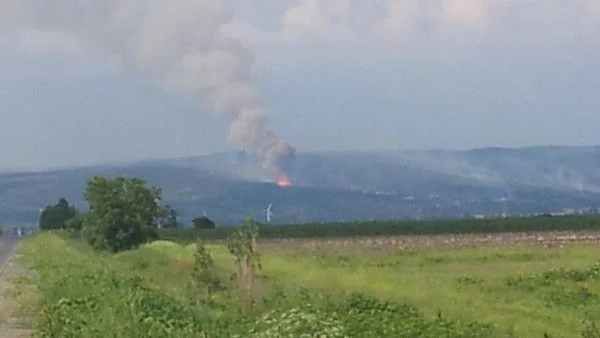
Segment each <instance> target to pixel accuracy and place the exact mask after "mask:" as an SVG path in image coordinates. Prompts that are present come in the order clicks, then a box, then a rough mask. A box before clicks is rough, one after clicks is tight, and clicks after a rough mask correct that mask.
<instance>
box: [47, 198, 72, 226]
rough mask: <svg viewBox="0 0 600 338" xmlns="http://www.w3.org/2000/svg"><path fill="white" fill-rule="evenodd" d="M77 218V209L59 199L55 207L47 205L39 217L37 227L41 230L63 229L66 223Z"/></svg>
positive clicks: (64, 199)
mask: <svg viewBox="0 0 600 338" xmlns="http://www.w3.org/2000/svg"><path fill="white" fill-rule="evenodd" d="M75 216H77V209H75V208H74V207H73V206H71V205H69V202H68V201H67V199H66V198H61V199H59V200H58V202H57V203H56V204H55V205H48V206H47V207H46V208H45V209H44V210H43V211H42V214H41V215H40V219H39V226H40V229H42V230H51V229H63V228H65V226H66V224H67V222H68V221H69V220H71V219H73V218H74V217H75Z"/></svg>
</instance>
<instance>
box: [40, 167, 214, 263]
mask: <svg viewBox="0 0 600 338" xmlns="http://www.w3.org/2000/svg"><path fill="white" fill-rule="evenodd" d="M84 198H85V200H86V202H87V204H88V208H89V209H88V210H87V211H80V210H77V209H76V208H75V207H74V206H72V205H70V204H69V202H68V201H67V199H66V198H60V199H59V200H58V202H57V203H56V204H54V205H48V206H46V208H45V209H44V210H43V211H42V213H41V215H40V218H39V227H40V229H41V230H54V229H64V230H67V231H69V232H71V233H73V234H77V235H80V236H81V237H82V238H84V239H86V240H87V241H88V243H89V244H90V245H91V246H92V247H94V248H95V249H99V250H107V251H111V252H117V251H123V250H130V249H134V248H136V247H138V246H139V245H140V244H143V243H147V242H149V241H153V240H155V239H157V238H158V229H160V228H181V227H183V223H181V222H180V219H179V214H178V212H177V211H176V210H174V209H173V208H172V207H171V206H169V205H163V204H162V203H161V202H162V191H161V189H159V188H156V187H153V186H148V184H147V182H146V181H145V180H143V179H140V178H126V177H122V176H117V177H116V178H113V179H108V178H104V177H100V176H95V177H93V178H92V179H90V180H89V181H88V182H87V185H86V188H85V193H84ZM191 221H192V224H193V227H194V228H196V229H213V228H215V227H216V224H215V222H214V221H213V220H211V219H210V218H208V217H207V216H205V215H202V216H198V217H195V218H194V219H192V220H191Z"/></svg>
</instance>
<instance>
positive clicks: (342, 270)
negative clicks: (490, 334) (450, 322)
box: [264, 246, 600, 337]
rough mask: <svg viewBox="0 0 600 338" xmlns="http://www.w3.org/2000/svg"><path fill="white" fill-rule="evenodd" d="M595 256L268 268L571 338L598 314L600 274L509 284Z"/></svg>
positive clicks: (360, 255) (494, 254)
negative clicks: (585, 295) (514, 279)
mask: <svg viewBox="0 0 600 338" xmlns="http://www.w3.org/2000/svg"><path fill="white" fill-rule="evenodd" d="M598 257H600V248H597V247H591V246H587V247H571V248H565V249H559V248H557V249H546V248H528V247H522V248H516V249H515V248H513V249H481V248H480V249H454V250H444V251H435V250H424V251H420V252H411V253H408V254H407V253H404V254H402V253H396V254H394V253H373V252H360V251H357V250H354V251H351V252H331V253H325V254H323V253H321V254H315V253H313V252H308V251H305V252H301V253H288V254H287V255H286V254H280V255H279V256H274V255H272V256H267V257H266V258H265V263H264V271H265V273H266V274H267V275H269V276H272V277H273V278H276V279H277V280H280V281H285V283H299V284H302V285H310V286H311V287H315V288H320V289H325V290H339V289H343V290H347V291H357V292H363V293H365V294H368V295H372V296H375V297H377V298H380V299H390V300H393V301H397V302H403V303H409V304H413V305H415V306H417V307H418V308H419V309H421V310H423V311H424V312H425V313H426V314H429V315H433V314H435V313H436V312H437V311H441V312H442V313H444V314H446V315H448V316H449V317H451V318H456V319H464V320H477V321H483V322H490V323H494V324H496V325H497V326H498V327H499V330H500V331H504V332H509V331H514V332H515V333H516V336H517V337H542V336H543V334H544V333H551V334H552V336H553V337H573V336H577V335H578V333H579V332H580V331H581V330H582V327H581V321H582V320H594V319H597V318H599V317H600V308H599V306H600V298H599V297H600V276H598V277H594V278H588V279H587V280H584V281H581V282H576V281H572V280H562V279H560V278H558V277H556V278H555V279H556V280H552V283H551V285H547V286H545V285H535V287H534V288H533V290H529V289H523V288H519V287H514V286H510V285H508V284H507V279H508V278H509V277H510V276H515V277H517V276H521V275H524V276H530V275H531V276H536V275H535V274H536V273H543V272H546V271H552V269H556V268H559V267H562V268H565V269H572V270H585V269H587V268H588V267H589V266H592V265H593V264H594V263H596V262H598V261H599V259H598ZM531 278H534V277H531ZM551 279H552V278H551ZM581 290H587V292H588V293H590V294H591V295H592V296H591V297H590V298H592V299H589V300H587V303H581V300H580V299H579V298H577V296H576V295H577V292H579V291H581ZM578 302H579V303H578Z"/></svg>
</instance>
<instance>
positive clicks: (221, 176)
mask: <svg viewBox="0 0 600 338" xmlns="http://www.w3.org/2000/svg"><path fill="white" fill-rule="evenodd" d="M283 167H284V169H285V171H286V173H287V174H288V175H289V176H290V177H291V179H292V180H293V182H294V186H292V187H287V188H281V187H278V186H276V185H275V184H273V183H272V181H271V177H269V176H267V175H266V174H265V173H264V171H263V170H261V167H260V164H259V161H258V160H257V159H255V158H253V157H252V156H250V155H246V154H242V153H235V152H232V153H219V154H214V155H207V156H200V157H192V158H178V159H164V160H153V161H143V162H137V163H131V164H123V165H110V166H91V167H82V168H72V169H60V170H53V171H46V172H29V173H3V174H0V219H2V220H3V221H4V222H5V223H17V222H18V223H35V222H36V221H37V217H38V215H39V211H40V209H41V208H43V207H44V206H46V205H48V204H51V203H54V202H56V200H57V199H58V198H59V197H66V198H67V199H69V201H71V202H72V203H74V204H75V205H76V206H77V207H78V208H85V207H86V206H85V202H84V200H83V191H84V189H85V183H86V181H87V180H88V179H89V178H91V177H92V176H93V175H103V176H109V177H111V176H115V175H124V176H137V177H142V178H145V179H146V180H148V182H149V183H151V184H153V185H155V186H158V187H160V188H162V189H163V197H164V200H165V203H168V204H171V205H172V206H173V207H174V208H175V209H176V210H178V211H179V212H180V213H181V216H182V220H183V221H185V222H189V220H190V219H191V218H192V217H194V216H196V215H200V214H202V213H203V212H206V213H207V214H208V215H209V216H210V217H211V218H213V219H215V220H216V221H217V222H218V223H219V224H223V225H227V224H234V223H236V222H239V221H240V220H242V219H243V218H244V217H246V216H252V217H255V218H257V219H259V220H263V219H264V217H265V208H266V207H267V205H268V204H269V203H273V217H272V218H273V222H276V223H294V222H308V221H340V220H365V219H367V220H370V219H397V218H425V217H471V216H474V215H476V214H486V215H490V216H491V215H500V214H502V213H506V214H513V215H516V214H534V213H547V212H561V211H563V209H585V208H588V212H589V211H590V210H594V208H595V207H596V205H598V204H600V173H598V172H597V168H598V167H600V148H599V147H558V146H557V147H531V148H516V149H503V148H481V149H475V150H469V151H450V150H428V151H420V150H419V151H416V150H399V151H379V152H336V151H332V152H306V153H298V154H297V155H296V156H295V157H294V158H293V159H290V160H288V161H286V163H283Z"/></svg>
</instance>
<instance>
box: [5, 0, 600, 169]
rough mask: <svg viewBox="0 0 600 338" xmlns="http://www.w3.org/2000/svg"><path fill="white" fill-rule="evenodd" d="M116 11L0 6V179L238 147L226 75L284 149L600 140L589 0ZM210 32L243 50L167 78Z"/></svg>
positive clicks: (594, 18) (139, 6) (375, 0)
mask: <svg viewBox="0 0 600 338" xmlns="http://www.w3.org/2000/svg"><path fill="white" fill-rule="evenodd" d="M115 1H116V0H114V1H108V0H107V1H104V3H122V4H123V5H119V6H122V8H120V10H122V11H123V13H127V14H126V15H125V14H122V12H118V13H119V14H120V15H122V16H120V17H118V18H120V19H119V20H121V21H118V20H117V19H114V18H116V17H117V16H116V15H115V13H117V12H115V13H113V12H111V11H112V9H111V7H110V6H106V8H105V7H102V8H101V9H102V11H100V10H98V8H100V6H102V5H99V4H100V3H102V2H101V1H99V0H98V1H96V0H94V1H89V2H82V3H83V5H70V6H71V7H69V6H67V5H65V6H64V7H62V8H61V5H57V6H55V7H56V8H52V5H47V3H46V2H44V1H39V0H31V1H29V2H27V4H28V5H23V4H24V3H25V2H20V1H17V0H6V1H3V3H2V4H0V103H1V106H0V170H9V169H38V168H47V167H66V166H75V165H87V164H95V163H110V162H122V161H135V160H139V159H146V158H164V157H181V156H194V155H202V154H208V153H213V152H220V151H226V150H232V149H237V148H238V147H239V146H240V142H241V143H243V144H245V145H247V142H246V141H247V140H246V139H243V140H241V141H240V139H236V138H235V137H232V134H233V131H234V129H235V128H234V127H231V125H230V124H232V120H233V119H235V118H234V117H233V116H237V115H231V114H228V113H224V111H226V110H227V109H225V108H222V107H221V106H219V105H218V103H216V99H215V96H219V95H220V94H219V93H221V92H226V91H225V90H223V88H219V86H225V87H226V86H227V85H228V83H226V81H225V80H224V79H236V81H238V82H239V81H242V82H243V84H244V85H246V84H247V83H246V82H248V83H250V84H251V86H252V90H253V92H252V93H254V94H252V95H255V96H252V97H260V98H261V99H262V103H263V105H264V111H265V112H266V117H267V119H268V120H267V124H268V128H270V130H272V131H274V132H275V133H276V135H277V137H278V139H280V140H284V141H288V142H290V143H291V144H293V145H294V146H295V147H296V148H297V150H298V151H312V150H375V149H427V148H445V149H469V148H477V147H487V146H500V147H518V146H531V145H550V144H552V145H597V144H600V136H599V135H600V133H598V132H597V131H596V129H597V126H598V125H600V111H599V109H598V107H599V106H600V45H599V44H598V43H597V41H598V35H599V34H600V1H598V0H571V1H561V0H487V1H484V0H371V1H358V0H261V1H256V0H238V1H231V2H227V1H223V0H219V1H218V2H217V1H215V0H178V1H177V2H169V1H166V0H127V1H116V2H115ZM72 3H76V2H69V4H72ZM148 4H151V5H148ZM221 4H226V5H227V7H226V8H225V7H223V6H224V5H221ZM152 5H155V6H156V8H160V9H161V10H160V11H155V12H151V11H150V10H148V11H146V9H144V8H146V7H145V6H147V7H151V6H152ZM36 6H37V7H36ZM86 6H87V7H89V8H85V7H86ZM115 6H116V5H115ZM161 6H162V7H161ZM166 6H169V7H166ZM26 7H27V8H26ZM174 7H177V8H174ZM115 8H117V7H115ZM125 9H126V11H125ZM167 9H168V10H167ZM65 13H66V14H65ZM91 13H102V14H91ZM144 13H146V14H144ZM147 13H154V14H153V15H154V16H153V17H150V18H148V17H146V16H145V15H150V14H147ZM156 13H159V14H156ZM221 14H223V15H221ZM225 14H227V15H225ZM163 15H164V17H163ZM181 15H184V16H185V17H182V18H181V20H179V18H180V16H181ZM196 17H198V18H203V20H204V21H202V20H199V19H198V20H195V21H194V20H193V18H196ZM213 17H216V18H217V19H214V22H213V20H212V18H213ZM123 18H125V19H123ZM108 19H110V20H112V19H114V21H105V20H108ZM167 19H169V20H167ZM128 20H130V21H128ZM136 20H137V21H136ZM147 22H151V23H152V25H153V26H152V27H151V28H149V25H147V26H142V25H144V24H145V23H147ZM186 24H187V25H189V26H186ZM138 25H139V26H138ZM194 25H196V26H194ZM142 27H143V29H142ZM217 30H218V32H217ZM80 31H83V33H81V32H80ZM142 31H143V32H144V34H141V33H140V32H142ZM99 32H103V33H102V34H100V33H99ZM195 32H202V34H200V33H197V34H196V33H195ZM109 33H110V34H109ZM180 33H181V34H180ZM177 34H180V35H182V37H181V38H180V36H179V35H177ZM183 35H185V36H184V37H183ZM156 36H158V37H164V39H163V40H160V39H159V38H153V39H149V40H145V39H146V38H148V37H156ZM215 36H218V37H219V40H218V41H220V42H218V43H217V42H214V41H217V39H216V38H214V37H215ZM107 37H111V39H113V40H114V39H116V42H115V41H112V40H111V39H108V38H107ZM223 37H225V38H227V39H233V40H235V41H236V43H239V45H240V46H241V47H240V48H244V50H245V51H246V52H244V51H243V50H242V49H239V52H240V54H235V55H237V56H239V58H238V59H236V58H232V59H227V60H229V61H227V62H225V61H224V62H221V63H219V62H217V63H210V62H213V61H211V59H202V58H199V59H198V60H199V61H198V60H196V62H195V63H194V64H193V67H192V68H185V67H183V66H182V67H181V68H177V69H183V70H186V71H185V72H180V74H178V77H176V78H172V77H165V76H163V75H164V74H165V72H164V70H165V69H167V66H166V65H167V64H169V62H170V61H169V60H171V59H172V58H177V57H178V56H177V55H179V54H178V53H180V52H181V53H180V54H181V55H189V52H190V51H195V50H198V51H201V52H202V53H209V51H208V50H209V49H211V48H213V47H215V46H216V47H215V48H221V47H219V46H221V44H222V43H223V41H229V40H224V38H223ZM136 39H140V40H142V42H139V43H138V41H137V40H136ZM169 39H171V40H173V39H176V40H178V43H177V44H175V43H170V42H168V41H167V40H169ZM213 40H214V41H213ZM211 41H212V42H211ZM117 42H118V43H117ZM227 43H229V42H227ZM129 44H131V45H133V44H135V45H136V48H137V47H139V48H138V49H136V50H135V53H133V52H131V51H132V49H127V48H126V47H124V46H128V45H129ZM148 46H151V47H152V48H147V47H148ZM228 46H229V45H228ZM232 46H234V45H232ZM235 46H237V45H235ZM161 47H162V48H161ZM228 48H229V47H228ZM232 48H233V47H232ZM236 48H238V47H235V48H233V49H231V50H233V51H234V52H235V53H237V51H238V49H236ZM165 50H168V54H167V52H165ZM227 50H229V49H227ZM130 52H131V53H130ZM234 52H232V53H234ZM161 53H164V55H167V56H164V55H162V54H161ZM185 53H188V54H185ZM155 54H161V55H155ZM207 55H208V54H207ZM218 55H221V54H218ZM222 55H224V56H223V58H227V57H228V56H227V55H228V54H222ZM159 56H160V57H159ZM161 57H162V58H161ZM181 60H182V61H181V64H182V65H183V64H185V62H184V61H185V60H186V58H185V57H182V58H181ZM202 60H208V61H202ZM219 60H221V59H219ZM223 60H224V59H223ZM158 61H161V62H162V63H158ZM173 62H175V61H173ZM203 62H206V63H203ZM215 65H216V66H215ZM213 66H215V67H217V68H219V70H220V71H221V73H219V74H228V75H227V76H228V77H223V76H221V77H215V76H212V75H214V74H215V73H211V70H210V69H209V70H206V69H208V68H210V67H213ZM161 67H162V68H161ZM194 67H195V68H194ZM226 67H231V68H226ZM190 69H191V71H190ZM211 69H212V68H211ZM159 71H161V72H159ZM246 71H248V72H251V78H249V77H247V76H246ZM236 74H237V75H236ZM239 74H242V75H243V76H241V77H236V76H238V75H239ZM167 75H169V74H167ZM170 75H173V74H170ZM240 78H241V79H242V80H239V79H240ZM165 79H175V80H173V81H175V82H174V84H175V87H173V86H171V85H172V84H173V83H172V82H169V81H166V80H165ZM211 81H212V82H211ZM223 81H225V82H223ZM238 82H235V83H234V84H239V83H238ZM242 82H240V83H242ZM173 88H175V89H174V90H173ZM206 88H209V91H208V92H207V91H205V90H204V89H206ZM215 88H216V89H215ZM227 88H229V87H227ZM244 88H245V87H244ZM177 89H182V90H177ZM219 90H221V91H219ZM209 92H210V93H209ZM207 93H209V94H207ZM215 93H216V94H215ZM244 93H246V92H244ZM217 94H218V95H217ZM240 95H242V94H240ZM248 95H250V94H248ZM219 97H220V96H219ZM242 97H243V98H246V96H244V95H242ZM228 98H230V97H228ZM234 101H235V100H234ZM246 101H248V100H246ZM246 101H244V100H241V99H240V102H246ZM236 102H237V101H236ZM242 108H243V107H242ZM261 109H262V108H261ZM252 116H254V115H252ZM236 118H237V117H236ZM261 121H262V120H261ZM260 123H262V122H260ZM253 135H255V136H256V135H257V134H256V133H255V134H253ZM268 135H271V134H268ZM273 135H274V134H273ZM244 140H246V141H244ZM244 142H246V143H244ZM245 145H244V146H245ZM249 147H250V146H249ZM250 148H251V147H250Z"/></svg>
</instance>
